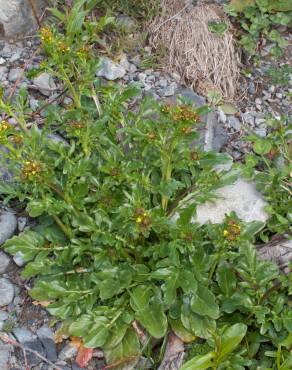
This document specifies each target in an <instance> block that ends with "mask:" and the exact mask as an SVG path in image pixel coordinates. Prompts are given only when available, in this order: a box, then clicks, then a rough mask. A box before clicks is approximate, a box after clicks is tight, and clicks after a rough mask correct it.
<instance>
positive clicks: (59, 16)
mask: <svg viewBox="0 0 292 370" xmlns="http://www.w3.org/2000/svg"><path fill="white" fill-rule="evenodd" d="M47 10H48V11H49V12H50V13H52V14H53V16H54V17H56V18H57V19H59V20H60V21H62V22H64V20H65V18H66V17H65V14H64V13H62V12H60V11H59V10H58V9H57V8H47Z"/></svg>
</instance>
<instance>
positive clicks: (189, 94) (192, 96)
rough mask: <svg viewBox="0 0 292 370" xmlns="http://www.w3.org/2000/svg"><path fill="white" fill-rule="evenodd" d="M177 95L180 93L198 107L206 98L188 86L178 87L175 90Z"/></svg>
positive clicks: (204, 102)
mask: <svg viewBox="0 0 292 370" xmlns="http://www.w3.org/2000/svg"><path fill="white" fill-rule="evenodd" d="M176 94H177V95H181V96H182V97H183V98H185V99H186V100H187V101H189V102H190V103H193V104H194V105H195V106H197V107H200V106H202V105H204V104H206V99H205V98H203V97H202V96H200V95H198V94H196V93H195V92H194V91H193V90H191V89H188V88H180V89H178V90H177V91H176Z"/></svg>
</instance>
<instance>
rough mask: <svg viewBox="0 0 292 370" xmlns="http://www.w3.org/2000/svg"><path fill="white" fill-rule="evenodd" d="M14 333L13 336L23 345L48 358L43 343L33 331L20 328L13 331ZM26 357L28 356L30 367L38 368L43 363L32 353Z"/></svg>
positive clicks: (28, 353)
mask: <svg viewBox="0 0 292 370" xmlns="http://www.w3.org/2000/svg"><path fill="white" fill-rule="evenodd" d="M12 332H13V335H14V336H15V337H16V339H17V340H18V341H19V342H20V343H21V344H23V345H25V346H26V347H28V348H30V349H32V350H34V351H36V352H38V353H40V354H41V355H42V356H44V357H45V356H46V352H45V350H44V348H43V346H42V343H41V341H40V340H39V339H38V338H37V336H36V335H34V334H33V333H32V332H31V331H29V330H28V329H26V328H21V327H18V328H15V329H13V331H12ZM26 355H27V360H28V363H29V364H30V366H36V365H38V364H39V363H40V362H41V360H40V358H39V357H37V356H36V355H34V354H33V353H31V352H27V354H26ZM22 361H23V359H22Z"/></svg>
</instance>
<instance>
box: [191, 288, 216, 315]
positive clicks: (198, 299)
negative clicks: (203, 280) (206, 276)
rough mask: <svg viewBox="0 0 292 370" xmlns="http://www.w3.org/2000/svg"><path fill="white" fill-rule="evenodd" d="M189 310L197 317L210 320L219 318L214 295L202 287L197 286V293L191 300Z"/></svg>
mask: <svg viewBox="0 0 292 370" xmlns="http://www.w3.org/2000/svg"><path fill="white" fill-rule="evenodd" d="M191 309H192V311H193V312H195V313H197V314H199V315H202V316H209V317H211V318H212V319H218V317H219V306H218V304H217V303H216V299H215V296H214V294H213V293H212V292H211V291H210V290H209V289H208V288H207V287H204V286H202V285H200V286H198V289H197V292H196V293H195V294H194V295H193V297H192V299H191Z"/></svg>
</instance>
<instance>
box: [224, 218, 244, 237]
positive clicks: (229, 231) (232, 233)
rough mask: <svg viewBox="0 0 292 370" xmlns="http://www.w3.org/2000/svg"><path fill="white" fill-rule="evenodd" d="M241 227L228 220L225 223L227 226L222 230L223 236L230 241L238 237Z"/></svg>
mask: <svg viewBox="0 0 292 370" xmlns="http://www.w3.org/2000/svg"><path fill="white" fill-rule="evenodd" d="M240 232H241V227H240V225H238V224H237V223H236V222H235V221H233V220H230V221H228V223H227V228H226V229H225V230H224V231H223V236H224V238H226V239H227V240H229V241H230V242H233V241H235V240H237V239H238V237H239V236H240Z"/></svg>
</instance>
